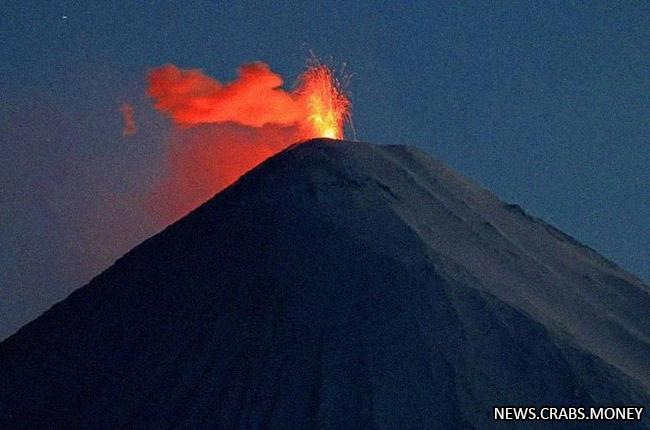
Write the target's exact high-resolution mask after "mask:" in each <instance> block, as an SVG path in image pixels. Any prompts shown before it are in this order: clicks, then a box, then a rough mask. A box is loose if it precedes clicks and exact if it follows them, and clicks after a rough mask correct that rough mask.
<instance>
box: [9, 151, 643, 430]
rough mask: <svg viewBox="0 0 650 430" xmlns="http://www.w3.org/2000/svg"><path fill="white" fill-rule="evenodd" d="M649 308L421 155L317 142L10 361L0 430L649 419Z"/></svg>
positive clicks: (576, 250) (59, 311)
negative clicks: (599, 415)
mask: <svg viewBox="0 0 650 430" xmlns="http://www.w3.org/2000/svg"><path fill="white" fill-rule="evenodd" d="M649 309H650V289H649V288H648V286H647V285H644V284H642V283H641V282H640V281H639V280H638V279H636V278H635V277H633V276H632V275H630V274H628V273H626V272H624V271H622V270H621V269H619V268H617V267H616V266H615V265H613V264H612V263H610V262H608V261H607V260H605V259H604V258H602V257H600V256H599V255H598V254H596V253H595V252H594V251H592V250H590V249H589V248H586V247H584V246H582V245H580V244H579V243H577V242H576V241H575V240H573V239H571V238H570V237H568V236H566V235H564V234H563V233H561V232H559V231H558V230H556V229H555V228H553V227H552V226H549V225H547V224H545V223H543V222H542V221H540V220H537V219H535V218H533V217H530V216H529V215H527V214H526V213H525V212H524V211H523V210H521V209H520V208H518V207H516V206H512V205H507V204H504V203H502V202H500V201H499V200H498V199H497V198H496V197H494V196H493V195H492V194H490V193H489V192H487V191H485V190H483V189H480V188H478V187H477V186H476V185H473V184H471V183H470V182H468V181H467V180H466V179H464V178H463V177H461V176H460V175H458V174H456V173H454V172H452V171H451V170H449V169H447V168H446V167H444V166H443V165H442V164H441V163H439V162H437V161H435V160H433V159H431V158H429V157H428V156H426V155H425V154H423V153H422V152H420V151H418V150H415V149H412V148H407V147H400V146H374V145H369V144H362V143H350V142H344V143H341V142H334V141H328V140H315V141H310V142H306V143H303V144H300V145H295V146H293V147H291V148H289V149H288V150H286V151H284V152H283V153H281V154H279V155H277V156H275V157H273V158H271V159H269V160H268V161H267V162H265V163H263V164H262V165H261V166H259V167H258V168H256V169H254V170H253V171H251V172H249V173H248V174H247V175H245V176H244V177H243V178H241V179H240V180H239V181H238V182H237V183H236V184H234V185H233V186H231V187H230V188H228V189H227V190H225V191H224V192H222V193H220V194H219V195H217V196H216V197H215V198H213V199H212V200H210V201H208V202H207V203H205V204H204V205H202V206H201V207H200V208H198V209H197V210H195V211H194V212H192V213H191V214H189V215H188V216H187V217H185V218H183V219H182V220H180V221H179V222H177V223H175V224H174V225H172V226H170V227H169V228H167V229H166V230H165V231H163V232H162V233H160V234H158V235H156V236H154V237H153V238H151V239H149V240H147V241H146V242H144V243H143V244H141V245H139V246H138V247H136V248H135V249H133V250H132V251H131V252H129V253H128V254H127V255H125V256H124V257H123V258H121V259H120V260H118V261H117V262H116V263H115V265H114V266H112V267H111V268H109V269H108V270H106V271H105V272H103V273H102V274H100V275H99V276H98V277H97V278H95V279H94V280H93V281H91V282H90V284H88V285H87V286H85V287H83V288H81V289H79V290H77V291H76V292H75V293H73V294H72V295H71V296H70V297H68V298H67V299H66V300H64V301H63V302H61V303H59V304H57V305H55V306H54V307H53V308H52V309H51V310H49V311H48V312H47V313H45V314H44V315H43V316H41V317H40V318H38V319H37V320H35V321H33V322H32V323H30V324H28V325H27V326H26V327H24V328H23V329H21V330H20V331H19V332H18V333H17V334H16V335H14V336H12V337H11V338H9V339H8V340H6V341H5V342H3V343H2V344H0V381H2V384H0V427H2V428H14V427H16V428H43V427H58V428H70V427H83V428H116V427H129V428H131V427H134V428H168V427H172V428H175V427H190V428H206V427H208V428H385V429H392V428H414V429H421V428H454V429H460V428H495V427H497V425H496V423H494V422H492V421H491V420H490V418H491V414H492V407H493V406H504V405H517V406H528V405H535V406H543V405H558V406H562V405H571V404H575V405H581V406H588V405H612V404H624V405H648V399H649V397H650V396H649V393H650V340H649V338H650V317H649V313H648V310H649ZM578 424H579V423H571V422H568V423H567V422H562V423H557V424H556V425H557V426H558V428H571V426H572V425H575V426H578V427H579V425H578ZM517 426H519V428H534V426H533V425H532V423H530V422H507V423H504V427H508V428H518V427H517ZM548 427H549V423H548V422H547V423H544V425H543V426H540V428H548ZM648 427H649V425H648V422H647V421H644V422H642V423H630V425H629V427H626V428H648ZM589 428H598V426H597V425H594V423H590V426H589Z"/></svg>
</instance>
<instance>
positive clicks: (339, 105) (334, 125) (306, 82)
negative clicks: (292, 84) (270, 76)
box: [298, 64, 350, 139]
mask: <svg viewBox="0 0 650 430" xmlns="http://www.w3.org/2000/svg"><path fill="white" fill-rule="evenodd" d="M299 82H300V84H299V87H298V94H299V97H301V98H304V99H305V100H306V103H307V111H308V112H309V115H308V116H307V121H308V123H309V125H310V126H311V128H312V130H311V134H312V136H313V137H328V138H331V139H342V138H343V126H344V124H345V121H346V120H347V119H348V116H349V108H350V101H349V100H348V98H347V97H346V95H345V94H344V93H343V91H342V90H341V87H340V85H339V84H338V81H336V80H335V79H334V77H333V76H332V72H331V70H330V69H329V68H327V66H324V65H322V64H316V65H314V66H312V67H310V68H309V69H308V70H307V71H306V72H304V73H303V74H302V75H301V76H300V78H299Z"/></svg>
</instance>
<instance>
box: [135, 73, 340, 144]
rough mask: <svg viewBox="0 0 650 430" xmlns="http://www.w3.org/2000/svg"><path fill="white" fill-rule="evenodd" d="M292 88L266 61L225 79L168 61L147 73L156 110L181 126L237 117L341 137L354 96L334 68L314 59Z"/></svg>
mask: <svg viewBox="0 0 650 430" xmlns="http://www.w3.org/2000/svg"><path fill="white" fill-rule="evenodd" d="M312 63H313V64H311V65H310V66H309V67H308V69H307V70H306V71H305V72H304V73H302V74H301V75H300V76H299V77H298V84H297V85H296V88H295V89H294V90H292V91H286V90H284V89H282V84H283V80H282V77H281V76H280V75H278V74H276V73H274V72H273V71H271V69H270V68H269V66H268V65H267V64H265V63H260V62H258V63H252V64H246V65H244V66H241V67H240V68H239V69H238V74H239V76H238V78H237V79H236V80H235V81H233V82H229V83H226V84H222V83H220V82H219V81H217V80H215V79H213V78H211V77H209V76H207V75H205V74H204V73H203V72H202V71H201V70H196V69H192V70H183V69H179V68H178V67H176V66H174V65H171V64H168V65H166V66H163V67H160V68H157V69H154V70H152V71H151V72H150V73H149V89H148V92H149V95H150V96H151V97H152V98H153V99H154V100H155V107H156V109H158V110H160V111H162V112H164V113H166V114H168V115H169V116H171V118H172V119H173V120H174V122H175V123H177V124H178V125H181V126H184V127H188V126H192V125H197V124H211V123H212V124H213V123H216V124H221V123H226V122H234V123H237V124H240V125H244V126H249V127H257V128H259V127H263V126H265V125H269V124H270V125H279V126H284V127H297V128H298V129H299V131H300V135H301V138H302V139H310V138H315V137H329V138H336V139H341V138H343V126H344V123H345V120H346V119H347V118H348V116H349V108H350V101H349V100H348V98H347V96H346V95H345V93H344V92H343V91H342V90H341V88H340V85H339V84H338V81H337V80H336V79H334V76H333V74H332V71H331V70H330V69H329V68H328V67H327V66H325V65H323V64H320V63H318V62H315V61H314V62H312Z"/></svg>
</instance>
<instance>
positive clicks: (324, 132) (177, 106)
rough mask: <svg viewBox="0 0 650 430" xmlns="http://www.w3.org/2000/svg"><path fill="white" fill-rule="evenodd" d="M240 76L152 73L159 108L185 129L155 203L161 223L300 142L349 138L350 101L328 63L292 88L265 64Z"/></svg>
mask: <svg viewBox="0 0 650 430" xmlns="http://www.w3.org/2000/svg"><path fill="white" fill-rule="evenodd" d="M237 72H238V76H237V78H236V79H235V80H234V81H232V82H226V83H221V82H219V81H218V80H216V79H214V78H212V77H210V76H208V75H206V74H205V73H203V72H202V71H201V70H198V69H188V70H186V69H181V68H179V67H176V66H174V65H171V64H168V65H165V66H162V67H159V68H156V69H153V70H151V71H150V72H149V74H148V89H147V92H148V94H149V96H150V97H151V98H152V99H153V101H154V107H155V108H156V109H157V110H158V111H160V112H162V113H164V114H165V115H167V116H169V117H170V118H171V119H172V121H173V123H174V124H175V125H176V126H177V127H176V128H175V129H174V130H173V133H172V135H171V140H170V142H169V146H168V148H169V150H168V154H167V172H166V176H165V177H164V178H162V179H161V180H160V181H159V183H158V184H157V186H156V187H155V189H154V190H153V192H152V195H151V201H149V202H148V205H147V206H149V207H150V209H151V210H152V211H153V212H155V213H156V215H157V217H158V218H159V219H160V220H161V221H163V222H171V221H174V220H176V219H178V218H179V217H180V216H182V215H184V214H186V213H187V212H188V211H190V210H191V209H193V208H195V207H196V206H197V205H199V204H200V203H202V202H204V201H206V200H207V199H209V198H211V197H212V196H214V194H216V193H218V192H219V191H221V190H222V189H224V188H225V187H227V186H228V185H230V184H231V183H233V182H234V181H236V180H237V179H238V178H239V177H240V176H241V175H243V174H244V173H246V172H247V171H249V170H250V169H252V168H253V167H255V166H257V165H258V164H260V163H262V162H263V161H264V160H266V159H267V158H269V157H270V156H272V155H274V154H276V153H278V152H280V151H282V150H283V149H285V148H287V147H288V146H289V145H291V144H293V143H295V142H298V141H301V140H306V139H312V138H317V137H327V138H333V139H342V138H343V128H344V125H345V122H346V121H347V120H348V119H349V115H350V113H349V112H350V101H349V99H348V97H347V96H346V94H345V92H344V91H343V90H342V88H341V85H340V84H339V82H338V81H337V80H336V79H335V77H334V74H333V72H332V71H331V70H330V69H329V68H328V67H327V66H325V65H323V64H321V63H319V62H317V61H315V60H312V61H311V62H310V63H309V64H308V67H307V70H305V71H304V72H303V73H302V74H301V75H300V76H299V77H298V79H297V83H296V85H295V87H294V88H293V89H291V90H285V89H284V88H282V86H283V84H284V81H283V79H282V77H281V76H280V75H279V74H277V73H275V72H273V71H272V70H271V69H270V67H269V66H268V65H267V64H265V63H261V62H257V63H252V64H246V65H243V66H241V67H240V68H239V69H238V71H237Z"/></svg>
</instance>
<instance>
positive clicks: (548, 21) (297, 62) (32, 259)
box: [0, 1, 650, 339]
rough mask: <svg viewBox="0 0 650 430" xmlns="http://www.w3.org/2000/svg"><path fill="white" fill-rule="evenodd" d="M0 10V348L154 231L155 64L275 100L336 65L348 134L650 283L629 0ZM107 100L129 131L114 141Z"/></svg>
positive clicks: (636, 18)
mask: <svg viewBox="0 0 650 430" xmlns="http://www.w3.org/2000/svg"><path fill="white" fill-rule="evenodd" d="M87 3H88V4H87ZM89 3H93V4H89ZM95 3H96V4H95ZM118 3H119V5H118ZM0 12H1V14H0V15H1V16H0V55H1V58H0V89H1V90H0V143H1V145H2V150H1V151H0V183H1V184H2V187H1V189H0V208H1V212H0V215H1V217H0V267H1V268H2V270H1V271H0V339H1V338H3V337H5V336H7V335H8V334H10V333H11V332H13V331H15V330H16V329H17V328H18V327H19V326H21V325H22V324H24V323H26V322H27V321H29V320H31V319H33V318H34V317H35V316H37V315H38V314H40V313H41V312H42V311H44V310H45V309H47V308H48V307H49V306H51V305H52V304H53V303H54V302H56V301H58V300H61V299H62V298H64V297H65V296H66V295H67V294H68V293H70V292H71V291H72V290H74V289H76V288H78V287H79V286H81V285H83V284H84V283H85V282H87V281H88V280H89V279H90V278H91V277H92V276H94V275H96V274H97V273H99V272H100V271H101V270H103V269H105V268H106V267H108V266H109V265H110V264H111V263H112V262H113V261H114V260H115V259H116V258H117V257H119V256H120V255H122V254H123V253H124V252H126V251H127V250H128V249H130V248H131V247H132V246H134V245H135V244H137V243H138V242H140V241H142V240H143V239H145V238H146V237H148V236H150V235H152V234H153V233H155V232H156V231H158V230H159V229H160V228H161V226H160V225H157V224H156V223H155V222H152V221H151V220H149V219H147V217H146V214H144V213H143V211H142V210H141V209H136V208H138V207H139V206H138V205H139V202H140V200H141V196H142V195H144V194H146V192H147V190H149V189H150V187H151V184H152V182H153V181H155V180H156V178H157V177H158V175H160V170H161V163H162V159H163V157H164V153H165V144H166V143H165V142H166V141H167V139H166V138H167V136H168V134H169V133H170V128H171V125H170V123H169V121H168V120H167V119H165V118H164V117H162V116H161V115H159V114H158V113H157V112H155V111H154V110H153V109H152V107H151V101H150V100H149V99H148V98H147V97H146V95H145V92H146V82H145V75H146V73H147V71H148V70H150V69H151V68H153V67H157V66H160V65H163V64H166V63H173V64H176V65H177V66H179V67H185V68H201V69H203V70H204V71H205V72H206V73H207V74H209V75H212V76H214V77H216V78H218V79H220V80H230V79H233V78H234V77H235V70H236V68H237V66H239V65H240V64H242V63H246V62H251V61H256V60H261V61H265V62H267V63H268V64H269V65H270V66H271V67H272V69H273V70H275V71H277V72H279V73H280V74H281V75H283V76H284V77H285V79H286V82H287V86H290V84H291V83H292V82H293V81H294V79H295V78H296V77H297V75H298V74H299V73H300V72H301V71H302V70H303V69H304V65H305V59H306V58H307V56H308V53H309V51H310V50H313V51H314V52H315V53H316V54H318V55H319V56H321V57H324V58H326V59H328V58H331V61H332V63H333V64H334V65H340V64H342V63H344V62H345V63H347V69H346V70H347V72H350V73H352V74H353V77H352V83H351V85H350V87H349V90H350V93H351V98H352V102H353V105H354V106H353V119H354V127H355V129H356V137H357V139H358V140H363V141H369V142H373V143H390V144H397V143H400V144H410V145H416V146H418V147H420V148H423V149H424V150H426V151H427V152H429V153H430V154H432V155H433V156H434V157H437V158H439V159H441V160H443V161H444V162H445V163H447V164H448V165H450V166H451V167H453V168H454V169H456V170H458V171H460V172H462V173H463V174H465V175H466V176H468V177H470V178H472V179H473V180H474V181H476V182H478V183H480V184H482V185H483V186H485V187H486V188H489V189H490V190H492V191H494V192H495V193H496V194H498V195H499V196H500V197H501V198H502V199H504V200H506V201H509V202H514V203H518V204H520V205H521V206H523V207H524V208H526V209H527V210H528V211H529V212H531V213H532V214H534V215H536V216H539V217H541V218H543V219H544V220H546V221H548V222H550V223H552V224H554V225H556V226H557V227H559V228H560V229H562V230H564V231H565V232H567V233H569V234H571V235H572V236H574V237H576V238H577V239H578V240H580V241H581V242H583V243H585V244H587V245H589V246H591V247H593V248H595V249H596V250H597V251H599V252H600V253H602V254H603V255H605V256H606V257H608V258H610V259H612V260H613V261H615V262H616V263H617V264H619V265H621V266H622V267H624V268H625V269H628V270H630V271H632V272H633V273H636V274H637V275H639V276H640V277H642V278H643V279H645V280H646V281H647V280H648V279H650V246H648V244H649V243H650V226H649V220H650V187H649V183H650V122H649V120H650V55H649V53H650V3H648V2H625V3H624V2H615V3H614V2H612V3H609V4H607V3H606V2H589V3H585V2H581V1H567V2H549V1H543V2H516V3H515V2H512V3H510V4H507V3H500V4H496V2H490V1H486V2H483V3H479V2H465V3H463V4H462V5H460V4H457V3H449V4H444V5H443V4H442V3H439V2H430V1H423V2H407V3H404V2H338V1H328V2H319V3H311V2H281V1H272V2H220V1H213V2H207V1H184V2H151V3H148V4H147V5H146V6H145V2H72V1H71V2H58V1H51V2H30V1H4V2H3V3H2V6H0ZM124 103H128V104H129V105H131V106H132V107H133V109H134V111H133V115H134V120H135V125H136V127H137V132H136V133H135V134H132V135H126V136H125V135H123V133H122V129H123V119H122V113H121V112H120V107H121V106H122V105H123V104H124ZM348 137H351V136H350V133H348Z"/></svg>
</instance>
